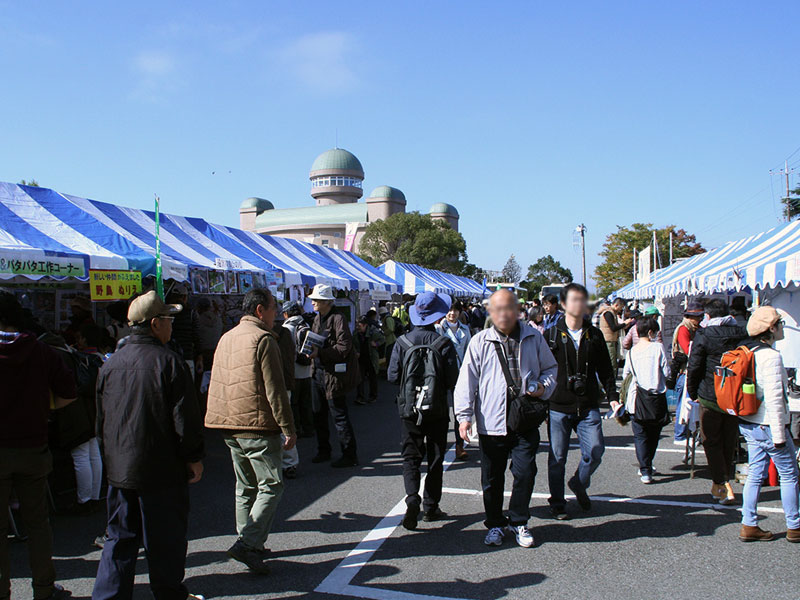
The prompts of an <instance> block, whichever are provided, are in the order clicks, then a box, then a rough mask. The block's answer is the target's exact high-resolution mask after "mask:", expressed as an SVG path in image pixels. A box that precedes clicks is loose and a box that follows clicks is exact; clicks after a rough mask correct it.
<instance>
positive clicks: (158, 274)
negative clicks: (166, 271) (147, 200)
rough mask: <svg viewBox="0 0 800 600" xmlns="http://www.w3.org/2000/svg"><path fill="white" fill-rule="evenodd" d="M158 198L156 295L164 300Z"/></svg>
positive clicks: (157, 205) (157, 201) (157, 203)
mask: <svg viewBox="0 0 800 600" xmlns="http://www.w3.org/2000/svg"><path fill="white" fill-rule="evenodd" d="M159 203H160V201H159V198H158V195H156V293H157V294H158V295H159V296H161V299H162V300H163V299H164V280H163V279H162V278H161V235H160V234H161V224H160V223H159V218H160V210H159Z"/></svg>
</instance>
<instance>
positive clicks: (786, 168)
mask: <svg viewBox="0 0 800 600" xmlns="http://www.w3.org/2000/svg"><path fill="white" fill-rule="evenodd" d="M793 171H794V169H790V168H789V159H788V158H787V159H786V160H785V161H784V163H783V169H780V170H779V171H770V172H769V174H770V175H784V176H786V195H785V196H784V198H786V202H787V203H788V202H789V194H790V193H791V192H790V191H789V173H792V172H793ZM786 220H787V221H788V220H789V217H788V215H787V217H786Z"/></svg>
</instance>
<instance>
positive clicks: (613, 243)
mask: <svg viewBox="0 0 800 600" xmlns="http://www.w3.org/2000/svg"><path fill="white" fill-rule="evenodd" d="M655 231H656V241H657V242H658V258H659V260H658V261H657V262H656V264H654V265H653V268H654V269H655V268H657V267H658V266H659V264H660V265H661V266H667V264H668V263H669V233H670V231H671V232H672V255H673V257H674V258H686V257H688V256H694V255H695V254H700V253H701V252H704V251H705V250H704V249H703V246H701V245H700V243H698V241H697V239H696V238H695V236H694V235H693V234H690V233H688V232H687V231H686V230H685V229H678V228H677V227H676V226H675V225H667V226H666V227H661V228H659V229H656V230H655ZM652 241H653V224H652V223H634V224H633V225H631V226H630V227H622V226H620V225H617V230H616V231H615V232H614V233H610V234H609V235H608V237H606V241H605V243H604V244H603V250H602V251H601V252H600V256H601V257H602V258H603V262H602V263H600V264H599V265H597V268H596V269H595V270H594V279H595V281H596V282H597V293H598V294H599V295H600V296H607V295H609V294H610V293H611V292H613V291H614V290H618V289H619V288H621V287H623V286H625V285H627V284H629V283H630V282H631V281H633V252H634V250H636V251H637V252H639V251H640V250H642V249H643V248H645V247H646V246H648V245H649V244H651V243H652Z"/></svg>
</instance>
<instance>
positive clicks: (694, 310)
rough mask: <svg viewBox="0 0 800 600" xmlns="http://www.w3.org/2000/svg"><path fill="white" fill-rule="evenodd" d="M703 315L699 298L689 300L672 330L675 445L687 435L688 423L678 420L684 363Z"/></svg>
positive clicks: (684, 372)
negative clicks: (678, 322) (678, 321)
mask: <svg viewBox="0 0 800 600" xmlns="http://www.w3.org/2000/svg"><path fill="white" fill-rule="evenodd" d="M703 316H704V314H703V304H702V303H701V302H700V301H699V300H692V301H690V302H689V304H688V305H687V306H686V310H685V311H683V320H682V321H681V322H680V324H679V325H678V326H677V327H676V328H675V331H673V332H672V366H671V369H674V370H677V371H678V372H677V378H676V379H675V397H676V398H677V399H678V405H677V406H676V407H675V415H676V416H675V441H674V444H675V445H676V446H683V445H684V444H686V438H687V437H688V436H689V427H688V424H687V423H681V422H680V414H681V405H682V404H683V390H684V388H685V387H686V363H687V362H689V348H690V346H691V344H692V340H693V339H694V334H695V333H696V332H697V330H698V329H699V328H700V322H701V321H702V320H703ZM633 329H636V328H635V327H634V328H633ZM659 335H660V332H659ZM675 375H676V373H674V372H673V374H672V376H673V377H675Z"/></svg>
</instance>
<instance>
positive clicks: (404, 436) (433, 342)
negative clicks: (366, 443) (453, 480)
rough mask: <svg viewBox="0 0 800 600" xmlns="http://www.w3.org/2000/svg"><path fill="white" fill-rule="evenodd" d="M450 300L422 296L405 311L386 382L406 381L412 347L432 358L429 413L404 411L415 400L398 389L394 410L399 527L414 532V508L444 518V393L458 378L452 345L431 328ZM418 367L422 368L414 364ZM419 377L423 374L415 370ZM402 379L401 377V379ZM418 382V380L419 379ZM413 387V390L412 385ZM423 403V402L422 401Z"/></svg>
mask: <svg viewBox="0 0 800 600" xmlns="http://www.w3.org/2000/svg"><path fill="white" fill-rule="evenodd" d="M450 303H451V300H450V296H448V295H447V294H435V293H433V292H424V293H422V294H419V295H418V296H417V299H416V301H415V302H414V305H413V306H412V307H411V310H409V317H410V318H411V323H412V324H413V325H414V329H412V330H411V331H410V332H408V333H406V334H405V335H402V336H400V338H398V340H397V343H396V344H395V346H394V350H393V351H392V356H391V359H390V361H389V367H388V370H387V372H386V376H387V379H388V380H389V381H390V382H392V383H396V384H402V383H403V382H404V380H405V381H408V378H409V377H410V375H409V374H407V373H405V370H406V368H408V367H409V365H410V364H411V362H409V361H407V360H406V357H407V355H408V353H410V352H414V351H415V349H416V348H418V347H428V348H430V350H428V351H429V352H434V353H437V354H438V357H437V358H438V359H439V360H434V362H433V364H434V365H435V379H436V382H437V383H438V384H440V387H435V390H434V392H433V394H434V397H431V398H430V399H429V400H430V408H429V409H427V410H426V411H425V412H416V413H414V412H413V411H412V410H409V409H410V407H413V406H414V405H415V404H416V401H417V397H416V396H417V394H416V393H414V395H413V396H412V397H410V398H409V397H408V395H409V393H411V392H410V391H407V390H404V389H403V388H402V387H401V389H400V395H399V396H398V404H399V406H398V408H399V410H400V413H401V418H400V423H401V430H400V436H401V442H400V443H401V447H402V456H403V482H404V483H405V490H406V514H405V517H404V518H403V527H405V528H406V529H408V530H414V529H416V528H417V523H418V518H419V513H420V509H422V510H423V511H424V513H423V519H424V520H425V521H438V520H440V519H442V518H444V517H445V516H446V515H445V513H443V512H442V511H441V510H440V508H439V502H440V501H441V499H442V474H443V472H444V454H445V451H446V450H447V430H448V429H449V426H450V408H449V405H448V397H449V393H450V392H452V390H453V388H455V385H456V380H457V378H458V355H457V354H456V348H455V346H454V345H453V342H452V341H451V340H450V338H448V337H444V336H442V335H440V334H439V333H438V332H437V331H436V328H435V326H436V323H437V322H438V321H440V320H441V319H443V318H444V317H445V315H447V312H448V311H449V310H450ZM419 364H422V365H424V363H422V362H420V363H419ZM421 370H422V372H423V374H425V373H426V369H425V367H424V366H423V368H422V369H421ZM404 375H406V377H404ZM423 379H424V377H423ZM425 383H426V382H425V381H424V380H423V381H420V382H415V381H412V382H411V385H412V389H414V388H420V387H423V386H424V385H425ZM415 384H416V385H415ZM426 401H427V399H426ZM423 457H427V460H428V474H427V476H426V478H425V498H424V499H422V498H420V496H419V487H420V479H421V477H420V467H421V466H422V459H423Z"/></svg>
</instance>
